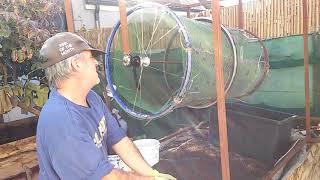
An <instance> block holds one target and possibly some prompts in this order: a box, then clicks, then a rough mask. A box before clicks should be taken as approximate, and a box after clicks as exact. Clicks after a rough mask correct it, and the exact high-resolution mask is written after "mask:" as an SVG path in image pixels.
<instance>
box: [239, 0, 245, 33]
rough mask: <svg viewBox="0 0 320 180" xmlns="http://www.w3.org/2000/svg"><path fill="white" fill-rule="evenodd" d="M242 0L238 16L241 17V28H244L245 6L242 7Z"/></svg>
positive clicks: (240, 0)
mask: <svg viewBox="0 0 320 180" xmlns="http://www.w3.org/2000/svg"><path fill="white" fill-rule="evenodd" d="M242 5H243V4H242V0H239V11H238V13H239V14H238V17H239V20H238V21H239V28H240V29H243V28H244V20H243V7H242Z"/></svg>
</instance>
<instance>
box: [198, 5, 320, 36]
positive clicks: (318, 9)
mask: <svg viewBox="0 0 320 180" xmlns="http://www.w3.org/2000/svg"><path fill="white" fill-rule="evenodd" d="M204 14H207V15H210V13H204ZM243 15H244V16H243V17H244V18H243V19H244V29H246V30H249V31H251V32H253V33H255V34H257V35H258V36H259V37H261V38H264V39H268V38H275V37H283V36H290V35H299V34H302V0H259V1H258V0H257V1H250V2H247V3H243ZM308 19H309V21H308V29H309V33H312V32H318V31H320V1H319V0H308ZM221 20H222V24H224V25H226V26H228V27H237V26H238V24H239V22H238V6H231V7H224V8H222V9H221Z"/></svg>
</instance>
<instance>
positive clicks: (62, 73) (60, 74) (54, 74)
mask: <svg viewBox="0 0 320 180" xmlns="http://www.w3.org/2000/svg"><path fill="white" fill-rule="evenodd" d="M79 58H80V54H76V55H74V56H71V57H69V58H67V59H65V60H63V61H60V62H58V63H56V64H54V65H52V66H49V67H47V68H46V69H45V74H46V77H47V79H48V83H49V87H50V88H58V86H59V83H60V82H61V81H63V80H65V79H67V78H68V76H69V75H70V74H71V73H72V71H73V67H72V62H73V61H74V60H77V59H79Z"/></svg>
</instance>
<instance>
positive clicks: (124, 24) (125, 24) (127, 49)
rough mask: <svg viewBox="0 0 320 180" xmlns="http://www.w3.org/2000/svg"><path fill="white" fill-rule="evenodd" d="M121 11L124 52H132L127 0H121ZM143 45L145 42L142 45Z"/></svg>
mask: <svg viewBox="0 0 320 180" xmlns="http://www.w3.org/2000/svg"><path fill="white" fill-rule="evenodd" d="M119 12H120V24H121V25H120V28H121V36H122V37H121V40H122V48H123V54H124V55H129V54H130V47H129V34H128V20H127V10H126V2H125V0H119ZM141 46H143V44H142V45H141Z"/></svg>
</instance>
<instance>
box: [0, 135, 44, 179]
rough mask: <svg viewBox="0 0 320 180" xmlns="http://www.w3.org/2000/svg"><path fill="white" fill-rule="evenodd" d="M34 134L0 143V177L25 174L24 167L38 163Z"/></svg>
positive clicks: (32, 166)
mask: <svg viewBox="0 0 320 180" xmlns="http://www.w3.org/2000/svg"><path fill="white" fill-rule="evenodd" d="M35 141H36V140H35V136H32V137H29V138H25V139H22V140H18V141H14V142H11V143H7V144H3V145H0V152H1V154H0V177H1V178H5V179H6V178H13V177H16V176H17V175H19V174H25V168H24V167H28V168H34V167H36V166H37V165H38V162H37V158H36V142H35Z"/></svg>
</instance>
